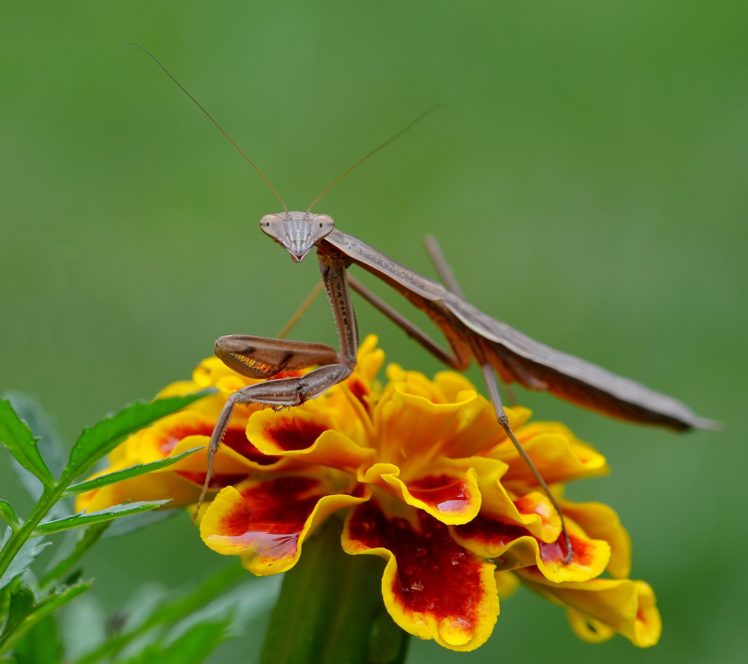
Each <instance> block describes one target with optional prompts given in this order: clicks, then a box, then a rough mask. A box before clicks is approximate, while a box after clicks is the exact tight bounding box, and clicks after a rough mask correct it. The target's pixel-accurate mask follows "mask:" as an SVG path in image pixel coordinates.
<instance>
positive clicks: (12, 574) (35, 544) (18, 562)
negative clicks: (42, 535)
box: [0, 539, 52, 588]
mask: <svg viewBox="0 0 748 664" xmlns="http://www.w3.org/2000/svg"><path fill="white" fill-rule="evenodd" d="M51 543H52V542H44V541H42V540H40V539H36V540H29V541H28V542H26V543H25V544H24V545H23V546H22V547H21V549H20V551H19V552H18V553H17V554H16V555H15V556H14V558H13V560H12V561H11V563H10V565H8V569H6V570H5V572H4V573H3V575H2V576H0V588H3V587H4V586H6V585H8V584H9V583H10V582H11V581H12V580H13V579H15V578H16V577H17V576H18V575H19V574H23V572H25V571H26V570H27V569H28V568H29V566H30V565H31V563H32V562H34V560H35V559H36V558H37V557H38V556H39V554H40V553H41V552H42V551H43V550H44V549H46V548H47V547H48V546H49V545H50V544H51Z"/></svg>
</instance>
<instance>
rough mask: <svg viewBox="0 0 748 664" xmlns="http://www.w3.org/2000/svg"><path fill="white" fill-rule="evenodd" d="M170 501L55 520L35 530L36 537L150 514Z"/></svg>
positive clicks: (116, 508)
mask: <svg viewBox="0 0 748 664" xmlns="http://www.w3.org/2000/svg"><path fill="white" fill-rule="evenodd" d="M169 502H170V501H168V500H149V501H140V502H135V503H125V504H122V505H114V506H112V507H107V508H106V509H105V510H99V511H97V512H89V513H85V512H83V513H81V514H74V515H73V516H66V517H64V518H62V519H54V520H53V521H45V522H43V523H40V524H39V525H38V526H37V527H36V530H34V533H33V534H34V536H39V535H51V534H52V533H60V532H62V531H63V530H70V529H71V528H80V527H81V526H90V525H92V524H94V523H104V522H105V521H112V520H113V519H120V518H122V517H125V516H130V515H131V514H139V513H140V512H149V511H150V510H155V509H157V508H158V507H162V506H163V505H166V504H167V503H169Z"/></svg>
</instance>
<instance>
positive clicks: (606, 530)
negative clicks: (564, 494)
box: [561, 500, 631, 579]
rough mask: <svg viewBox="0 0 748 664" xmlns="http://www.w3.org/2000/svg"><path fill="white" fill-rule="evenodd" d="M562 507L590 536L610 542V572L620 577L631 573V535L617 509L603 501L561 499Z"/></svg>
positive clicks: (622, 577) (623, 577)
mask: <svg viewBox="0 0 748 664" xmlns="http://www.w3.org/2000/svg"><path fill="white" fill-rule="evenodd" d="M561 509H562V510H563V512H564V514H568V515H569V516H570V517H571V518H572V519H574V521H576V523H578V524H579V525H580V526H581V527H582V528H583V529H584V532H586V533H587V534H588V535H589V536H590V537H594V538H595V539H601V540H605V541H606V542H607V543H608V544H610V562H609V563H608V572H610V574H611V575H612V576H615V577H616V578H619V579H625V578H626V577H628V575H629V574H630V573H631V537H629V534H628V532H627V531H626V529H625V528H624V527H623V525H621V520H620V519H619V518H618V514H616V512H615V510H613V509H612V508H611V507H609V506H608V505H605V504H603V503H594V502H590V503H573V502H571V501H568V500H562V501H561Z"/></svg>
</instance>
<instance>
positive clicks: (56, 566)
mask: <svg viewBox="0 0 748 664" xmlns="http://www.w3.org/2000/svg"><path fill="white" fill-rule="evenodd" d="M110 523H111V522H108V521H105V522H103V523H95V524H93V525H92V526H89V527H88V528H85V529H84V530H78V529H76V530H71V531H69V532H67V533H66V534H65V539H64V540H63V542H62V544H61V545H60V546H58V547H57V550H56V551H55V555H54V556H53V558H52V560H51V561H50V562H49V565H48V566H47V570H46V571H45V573H44V576H43V577H42V579H41V585H42V587H45V586H48V585H50V584H51V583H52V582H53V581H54V580H56V579H60V577H62V575H63V574H65V573H67V572H68V570H70V569H71V568H72V567H73V565H75V564H76V563H77V562H78V561H79V560H80V559H81V558H82V557H83V555H84V554H85V553H86V552H87V551H88V550H89V549H90V548H91V547H92V546H93V545H94V544H96V542H98V541H99V538H100V537H101V535H102V534H103V533H104V531H106V529H107V528H108V527H109V525H110Z"/></svg>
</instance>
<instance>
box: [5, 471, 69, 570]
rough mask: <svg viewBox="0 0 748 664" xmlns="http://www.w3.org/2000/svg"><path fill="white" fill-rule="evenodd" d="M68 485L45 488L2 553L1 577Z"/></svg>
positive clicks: (56, 484) (59, 484) (58, 484)
mask: <svg viewBox="0 0 748 664" xmlns="http://www.w3.org/2000/svg"><path fill="white" fill-rule="evenodd" d="M66 486H67V484H66V483H64V482H62V481H60V482H57V483H55V484H54V485H52V486H51V487H48V488H45V489H44V492H43V493H42V495H41V496H40V497H39V501H38V502H37V503H36V505H34V508H33V509H32V510H31V513H30V514H29V516H28V518H27V519H26V521H24V522H23V525H22V526H21V527H20V528H18V529H17V530H16V531H15V532H13V534H12V535H11V536H10V539H8V541H7V542H6V543H5V546H4V547H3V548H2V551H0V576H2V575H3V573H4V572H5V570H6V569H8V566H9V565H10V563H11V562H12V561H13V558H15V557H16V554H17V553H18V552H19V551H20V550H21V547H22V546H23V545H24V544H25V543H26V541H27V540H28V539H29V537H31V534H32V533H33V532H34V529H35V528H36V527H37V526H38V525H39V522H40V521H41V520H42V519H43V518H44V517H45V516H46V514H47V513H48V512H49V511H50V510H51V509H52V508H53V507H54V506H55V504H56V503H57V501H58V500H59V499H60V498H61V497H62V494H63V492H64V491H65V487H66Z"/></svg>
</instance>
